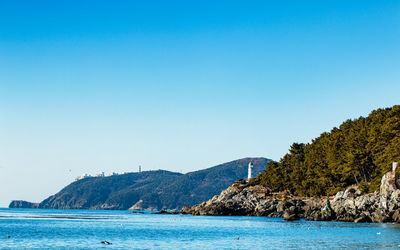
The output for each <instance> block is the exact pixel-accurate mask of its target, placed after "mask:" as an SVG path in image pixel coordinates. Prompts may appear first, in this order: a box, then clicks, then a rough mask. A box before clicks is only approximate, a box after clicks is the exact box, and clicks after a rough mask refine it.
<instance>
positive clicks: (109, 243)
mask: <svg viewBox="0 0 400 250" xmlns="http://www.w3.org/2000/svg"><path fill="white" fill-rule="evenodd" d="M100 243H101V244H106V245H111V244H112V243H111V242H109V241H106V240H102V241H100Z"/></svg>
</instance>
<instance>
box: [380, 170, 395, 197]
mask: <svg viewBox="0 0 400 250" xmlns="http://www.w3.org/2000/svg"><path fill="white" fill-rule="evenodd" d="M396 189H397V186H396V174H395V173H394V172H387V173H386V174H385V175H384V176H383V177H382V181H381V188H380V192H379V193H380V194H381V195H382V196H385V197H389V196H390V195H391V194H392V193H393V192H394V191H395V190H396Z"/></svg>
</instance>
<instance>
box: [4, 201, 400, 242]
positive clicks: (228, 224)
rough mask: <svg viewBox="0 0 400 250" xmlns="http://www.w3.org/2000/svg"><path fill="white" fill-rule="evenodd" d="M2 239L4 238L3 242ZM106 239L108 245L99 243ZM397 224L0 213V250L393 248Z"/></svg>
mask: <svg viewBox="0 0 400 250" xmlns="http://www.w3.org/2000/svg"><path fill="white" fill-rule="evenodd" d="M7 236H10V238H8V237H7ZM103 240H106V241H109V242H111V243H112V245H104V244H101V243H100V242H101V241H103ZM399 247H400V226H399V225H397V224H379V223H359V224H356V223H342V222H311V221H305V220H300V221H295V222H285V221H284V220H283V219H281V218H265V217H242V216H237V217H235V216H191V215H164V214H159V215H158V214H152V213H150V212H146V213H144V214H133V213H130V212H129V211H98V210H97V211H93V210H53V209H6V208H4V209H0V249H27V248H36V249H45V248H56V249H79V248H81V249H98V248H104V249H106V248H110V249H288V248H289V249H290V248H292V249H300V248H308V249H309V248H313V249H315V248H323V249H326V248H328V249H335V248H336V249H342V248H354V249H362V248H364V249H377V248H399Z"/></svg>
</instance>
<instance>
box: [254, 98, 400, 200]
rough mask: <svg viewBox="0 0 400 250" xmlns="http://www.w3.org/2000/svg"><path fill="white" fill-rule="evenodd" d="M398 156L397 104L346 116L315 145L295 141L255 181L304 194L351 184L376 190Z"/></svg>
mask: <svg viewBox="0 0 400 250" xmlns="http://www.w3.org/2000/svg"><path fill="white" fill-rule="evenodd" d="M396 160H397V161H400V106H399V105H395V106H393V107H391V108H385V109H378V110H374V111H372V112H371V113H370V114H369V115H368V116H367V117H360V118H358V119H355V120H347V121H345V122H343V123H342V124H341V125H340V126H339V127H338V128H336V127H335V128H333V129H332V130H331V131H330V132H325V133H322V134H321V135H320V136H319V137H318V138H315V139H314V140H312V142H311V143H308V144H304V143H293V144H292V145H291V147H290V150H289V153H287V154H286V155H284V156H283V157H282V158H281V160H280V162H272V161H271V162H269V163H268V166H267V168H266V170H265V171H264V173H261V174H259V175H258V176H257V182H258V183H260V184H263V185H265V186H268V187H270V188H271V189H272V190H273V191H283V190H290V191H291V192H293V193H295V194H297V195H301V196H320V195H332V194H335V193H336V192H338V191H340V190H343V189H345V187H347V186H349V185H352V184H359V186H360V187H361V189H362V190H363V191H365V192H372V191H375V190H377V189H378V188H379V184H380V183H379V182H380V180H381V177H382V175H383V174H385V173H386V172H387V171H389V170H390V168H391V162H392V161H396Z"/></svg>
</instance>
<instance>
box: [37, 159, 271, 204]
mask: <svg viewBox="0 0 400 250" xmlns="http://www.w3.org/2000/svg"><path fill="white" fill-rule="evenodd" d="M251 160H252V161H253V164H254V173H255V174H257V173H260V172H261V171H263V170H264V169H265V167H266V165H267V163H268V161H270V160H269V159H266V158H244V159H240V160H237V161H232V162H228V163H224V164H221V165H218V166H215V167H211V168H207V169H204V170H200V171H195V172H191V173H187V174H181V173H174V172H169V171H164V170H158V171H146V172H141V173H129V174H124V175H118V176H109V177H92V178H86V179H82V180H79V181H75V182H73V183H71V184H70V185H68V186H66V187H65V188H63V189H62V190H61V191H60V192H58V193H57V194H55V195H52V196H50V197H49V198H47V199H46V200H44V201H42V202H41V203H40V204H39V208H58V209H121V210H123V209H129V208H131V207H132V206H133V205H136V206H135V207H136V208H137V209H150V210H160V209H179V208H181V207H182V206H191V205H194V204H197V203H200V202H203V201H205V200H208V199H210V198H212V197H213V196H214V195H216V194H219V193H220V192H221V191H222V190H223V189H225V188H227V187H229V186H230V185H231V184H232V182H233V181H235V180H237V179H239V178H246V177H247V167H248V164H249V162H250V161H251Z"/></svg>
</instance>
